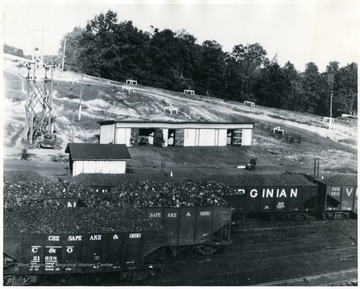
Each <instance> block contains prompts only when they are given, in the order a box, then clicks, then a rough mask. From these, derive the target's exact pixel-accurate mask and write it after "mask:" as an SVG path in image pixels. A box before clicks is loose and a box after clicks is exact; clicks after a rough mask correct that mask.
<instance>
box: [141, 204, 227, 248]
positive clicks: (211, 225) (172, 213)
mask: <svg viewBox="0 0 360 289" xmlns="http://www.w3.org/2000/svg"><path fill="white" fill-rule="evenodd" d="M142 210H143V211H145V213H146V215H147V216H148V217H150V218H151V219H153V220H154V221H157V222H159V223H160V224H161V225H163V226H164V227H165V229H166V241H165V246H188V245H192V246H194V245H201V244H205V245H213V244H214V243H215V242H214V239H213V236H214V233H215V232H216V231H218V230H221V229H222V228H223V227H226V226H230V224H231V208H230V207H221V206H215V207H179V208H143V209H142ZM229 238H230V237H229V236H228V239H229ZM220 244H221V245H224V244H227V242H220Z"/></svg>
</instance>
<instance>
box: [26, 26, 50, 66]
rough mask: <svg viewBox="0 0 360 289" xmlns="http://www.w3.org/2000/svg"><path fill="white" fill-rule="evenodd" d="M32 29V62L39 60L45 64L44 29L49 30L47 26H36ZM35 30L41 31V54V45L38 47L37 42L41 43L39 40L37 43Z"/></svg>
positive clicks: (41, 63)
mask: <svg viewBox="0 0 360 289" xmlns="http://www.w3.org/2000/svg"><path fill="white" fill-rule="evenodd" d="M30 31H32V36H33V48H34V51H33V55H32V62H39V63H40V65H41V66H43V64H44V31H47V29H46V28H44V27H43V26H42V27H41V28H34V27H33V29H31V30H30ZM35 32H41V50H40V52H41V55H39V52H38V51H39V47H37V46H38V45H35V44H39V43H38V41H36V43H35Z"/></svg>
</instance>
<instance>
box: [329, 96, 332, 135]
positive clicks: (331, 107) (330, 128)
mask: <svg viewBox="0 0 360 289" xmlns="http://www.w3.org/2000/svg"><path fill="white" fill-rule="evenodd" d="M332 99H333V92H332V91H331V93H330V121H329V129H331V123H332Z"/></svg>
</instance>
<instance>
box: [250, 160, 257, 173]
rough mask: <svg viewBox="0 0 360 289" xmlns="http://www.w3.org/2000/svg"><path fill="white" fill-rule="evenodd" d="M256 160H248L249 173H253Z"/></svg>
mask: <svg viewBox="0 0 360 289" xmlns="http://www.w3.org/2000/svg"><path fill="white" fill-rule="evenodd" d="M256 160H257V158H252V159H251V160H250V171H255V166H256Z"/></svg>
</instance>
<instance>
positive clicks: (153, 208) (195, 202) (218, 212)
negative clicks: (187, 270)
mask: <svg viewBox="0 0 360 289" xmlns="http://www.w3.org/2000/svg"><path fill="white" fill-rule="evenodd" d="M224 190H227V187H226V186H225V185H223V184H219V183H216V182H206V183H200V182H192V181H174V182H154V181H133V182H126V183H123V184H122V185H119V186H117V187H112V188H111V193H98V194H95V195H92V196H90V195H88V196H87V197H86V198H85V199H84V200H83V202H84V204H85V205H87V206H89V207H103V206H105V207H109V208H112V209H113V208H117V207H122V206H125V205H131V206H134V207H136V208H139V209H141V210H142V211H144V212H145V213H146V215H147V216H148V217H149V218H151V219H153V220H155V221H156V222H158V223H159V224H161V225H163V226H164V228H165V230H166V239H165V246H166V248H168V249H169V250H170V252H171V253H172V255H173V256H176V255H177V254H178V253H179V252H181V251H184V250H186V252H187V253H194V252H198V253H200V254H203V255H211V254H214V253H215V252H217V251H219V250H221V249H223V248H225V246H228V245H230V244H232V241H231V214H232V209H231V207H229V206H228V204H227V202H226V201H225V200H224V199H223V198H222V197H221V196H220V194H221V193H222V192H223V191H224Z"/></svg>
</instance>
